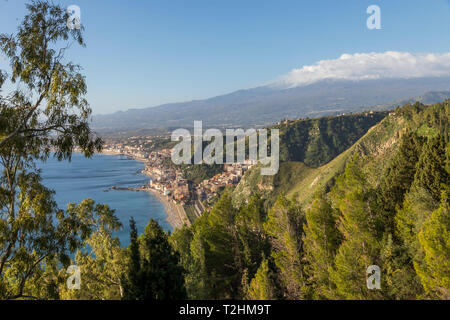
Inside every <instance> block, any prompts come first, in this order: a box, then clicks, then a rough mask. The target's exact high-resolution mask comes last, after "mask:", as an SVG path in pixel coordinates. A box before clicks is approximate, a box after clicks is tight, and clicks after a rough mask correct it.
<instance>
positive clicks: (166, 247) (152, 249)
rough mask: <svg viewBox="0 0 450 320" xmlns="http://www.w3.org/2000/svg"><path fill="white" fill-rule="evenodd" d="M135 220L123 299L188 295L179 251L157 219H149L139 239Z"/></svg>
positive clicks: (149, 298)
mask: <svg viewBox="0 0 450 320" xmlns="http://www.w3.org/2000/svg"><path fill="white" fill-rule="evenodd" d="M133 222H134V221H131V223H130V227H132V229H131V232H130V247H129V255H130V258H129V264H128V269H127V279H128V281H127V285H126V286H125V294H124V299H128V300H168V299H185V298H186V289H185V287H184V270H183V268H182V267H181V266H180V265H179V256H178V254H177V253H176V252H174V250H173V249H172V247H171V246H170V244H169V241H168V238H167V234H166V233H165V232H164V230H162V228H161V227H160V226H159V225H158V223H157V222H156V221H155V220H153V219H150V222H149V224H148V225H147V226H146V227H145V232H144V234H143V235H141V236H140V237H139V238H138V239H136V238H137V237H136V236H137V232H136V227H135V224H134V223H133ZM136 240H137V241H136ZM136 248H138V252H137V251H136Z"/></svg>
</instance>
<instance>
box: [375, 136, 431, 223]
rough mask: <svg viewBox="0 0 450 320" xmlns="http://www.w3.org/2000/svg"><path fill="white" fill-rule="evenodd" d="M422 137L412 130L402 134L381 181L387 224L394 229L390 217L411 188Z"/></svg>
mask: <svg viewBox="0 0 450 320" xmlns="http://www.w3.org/2000/svg"><path fill="white" fill-rule="evenodd" d="M422 144H423V138H421V137H419V136H418V135H417V134H416V133H414V132H407V133H405V134H404V135H403V137H402V140H401V142H400V146H399V148H398V151H397V152H396V154H395V156H394V157H393V159H392V161H391V163H390V164H389V165H388V167H387V168H386V172H385V174H384V177H383V179H382V182H381V186H380V191H381V192H380V194H381V200H382V202H383V206H384V208H383V209H384V211H386V215H388V216H389V219H387V220H388V221H389V222H390V223H389V226H390V227H392V228H391V230H394V228H393V227H394V224H393V223H392V221H391V220H392V217H393V216H394V214H393V213H394V212H395V210H396V208H397V207H401V206H402V204H403V200H404V196H405V194H406V193H407V192H408V191H409V189H410V188H411V184H412V182H413V181H414V175H415V173H416V165H417V162H418V161H419V157H420V153H421V148H422Z"/></svg>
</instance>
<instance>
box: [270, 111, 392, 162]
mask: <svg viewBox="0 0 450 320" xmlns="http://www.w3.org/2000/svg"><path fill="white" fill-rule="evenodd" d="M386 114H387V113H386V112H374V113H361V114H356V115H345V116H338V117H323V118H319V119H304V120H298V121H295V122H294V123H290V124H288V125H280V126H278V127H279V129H280V160H281V161H301V162H304V163H305V164H306V165H308V166H310V167H314V168H316V167H319V166H321V165H324V164H325V163H327V162H329V161H330V160H332V159H333V158H335V157H336V156H337V155H339V154H340V153H342V152H343V151H345V150H346V149H347V148H349V147H350V146H351V145H352V144H354V143H355V142H356V141H357V140H358V139H359V138H361V137H362V136H363V135H364V134H365V133H366V132H367V130H369V128H370V127H372V126H374V125H375V124H377V123H378V122H380V121H381V120H382V119H383V118H384V117H385V116H386Z"/></svg>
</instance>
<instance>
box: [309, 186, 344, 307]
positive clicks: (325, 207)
mask: <svg viewBox="0 0 450 320" xmlns="http://www.w3.org/2000/svg"><path fill="white" fill-rule="evenodd" d="M304 231H305V235H304V237H303V242H304V246H305V257H306V260H307V261H308V269H307V270H308V275H309V280H310V281H311V282H312V283H313V287H314V297H315V298H316V299H323V298H326V297H330V296H331V292H332V290H333V289H334V284H333V283H332V282H331V281H330V275H329V269H330V268H331V267H332V266H333V265H334V257H335V255H336V252H337V250H338V248H339V245H340V242H341V235H340V233H339V230H338V229H337V217H336V213H335V211H334V210H333V208H332V207H331V205H330V204H329V203H328V201H327V200H326V199H325V195H324V194H323V193H320V194H317V195H316V196H315V198H314V200H313V203H312V205H311V208H310V209H309V210H307V211H306V225H305V226H304Z"/></svg>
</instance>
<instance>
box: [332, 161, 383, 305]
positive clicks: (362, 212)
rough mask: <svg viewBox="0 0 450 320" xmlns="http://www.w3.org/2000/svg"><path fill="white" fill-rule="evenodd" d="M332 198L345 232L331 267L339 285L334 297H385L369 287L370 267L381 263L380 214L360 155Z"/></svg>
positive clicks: (348, 168)
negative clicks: (361, 164)
mask: <svg viewBox="0 0 450 320" xmlns="http://www.w3.org/2000/svg"><path fill="white" fill-rule="evenodd" d="M331 199H332V201H333V204H334V206H335V207H336V208H337V209H338V210H339V212H340V218H339V220H340V222H339V231H340V232H341V233H342V235H343V242H342V244H341V245H340V247H339V249H338V252H337V254H336V258H335V266H334V267H332V268H330V278H331V280H332V281H333V283H334V284H335V286H336V291H335V293H334V298H341V299H358V300H360V299H374V298H375V299H377V298H378V299H379V298H381V297H382V295H381V293H379V291H377V290H368V289H367V287H366V270H367V267H369V266H370V265H380V266H381V263H380V262H381V261H380V254H379V250H380V243H379V241H378V239H377V233H378V232H377V230H378V227H377V225H378V224H379V223H378V222H377V219H378V218H379V217H377V210H376V207H374V200H375V195H374V192H372V191H371V190H370V189H369V188H368V184H367V182H366V179H365V176H364V174H363V172H362V171H361V169H360V168H359V165H358V158H357V157H354V158H353V159H352V160H351V161H350V162H349V163H348V164H347V166H346V168H345V172H344V173H343V174H342V175H341V176H339V177H338V178H337V180H336V185H335V186H334V187H333V190H332V192H331ZM382 285H383V283H382Z"/></svg>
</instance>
